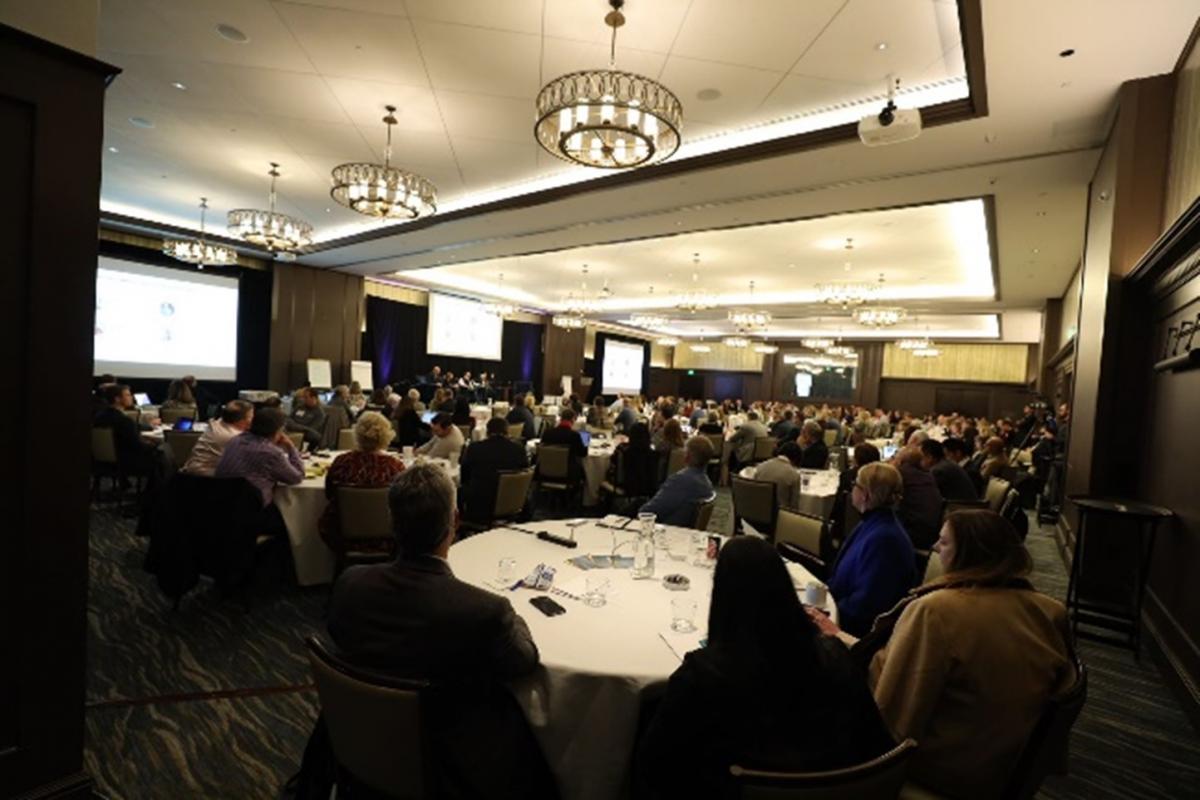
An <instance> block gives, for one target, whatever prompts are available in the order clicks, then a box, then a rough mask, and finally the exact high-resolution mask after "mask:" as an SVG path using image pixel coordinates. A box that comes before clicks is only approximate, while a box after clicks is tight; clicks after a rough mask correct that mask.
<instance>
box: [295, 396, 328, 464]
mask: <svg viewBox="0 0 1200 800" xmlns="http://www.w3.org/2000/svg"><path fill="white" fill-rule="evenodd" d="M296 402H297V405H296V407H295V408H293V409H292V416H291V417H290V418H289V419H288V421H287V429H288V430H289V431H290V432H292V433H302V434H304V441H305V443H306V444H307V445H308V449H309V450H316V449H317V448H318V447H320V446H321V439H322V438H323V437H324V435H325V409H323V408H321V398H320V396H319V395H318V394H317V390H316V389H314V388H312V387H311V386H306V387H304V388H303V389H301V390H300V391H298V392H296Z"/></svg>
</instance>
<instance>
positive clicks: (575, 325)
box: [550, 264, 608, 330]
mask: <svg viewBox="0 0 1200 800" xmlns="http://www.w3.org/2000/svg"><path fill="white" fill-rule="evenodd" d="M582 273H583V280H582V281H581V282H580V285H579V292H578V293H575V292H570V293H568V294H567V300H566V303H565V305H566V308H565V310H564V311H563V313H562V314H555V315H554V316H553V317H551V318H550V322H551V323H552V324H554V325H557V326H558V327H560V328H566V329H567V330H579V329H580V328H582V327H584V326H586V325H587V317H588V314H591V313H592V312H593V311H595V306H596V304H595V302H593V300H592V299H591V297H590V296H589V295H588V285H587V276H588V265H587V264H584V265H583V270H582ZM603 291H604V293H607V292H608V286H607V285H605V287H604V290H603Z"/></svg>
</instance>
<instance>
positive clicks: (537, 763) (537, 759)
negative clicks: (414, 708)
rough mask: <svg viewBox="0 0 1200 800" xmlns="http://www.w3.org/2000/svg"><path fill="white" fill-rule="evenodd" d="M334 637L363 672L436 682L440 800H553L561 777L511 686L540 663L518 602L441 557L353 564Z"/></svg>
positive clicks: (334, 617) (430, 718)
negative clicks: (468, 579) (468, 578)
mask: <svg viewBox="0 0 1200 800" xmlns="http://www.w3.org/2000/svg"><path fill="white" fill-rule="evenodd" d="M328 627H329V635H330V637H331V638H332V640H333V642H334V643H335V644H336V645H337V647H338V651H339V654H340V655H341V657H342V658H344V659H345V660H346V661H348V662H349V663H351V664H353V665H355V666H357V667H361V668H363V669H368V670H372V671H375V672H380V673H383V674H387V675H394V676H396V677H402V678H415V679H421V680H427V681H430V682H432V683H434V684H436V685H437V686H438V687H439V689H440V691H439V699H438V701H437V707H436V710H435V711H431V713H429V714H428V715H427V718H426V722H427V724H428V725H429V734H430V736H431V738H432V740H433V744H432V747H433V753H434V755H435V757H436V758H437V759H438V764H437V770H438V777H439V787H438V796H439V797H480V798H491V797H504V798H508V797H512V798H517V797H539V798H540V797H546V796H550V797H554V796H557V791H556V790H555V788H554V781H553V778H551V777H550V776H549V771H548V768H547V767H546V764H545V760H544V758H543V757H542V755H541V751H540V750H539V749H538V746H537V742H536V741H535V740H534V739H533V736H532V734H531V732H530V731H529V726H528V724H527V723H526V721H525V718H524V716H523V715H522V713H521V710H520V707H519V706H518V705H517V704H516V701H515V700H514V699H513V697H512V695H511V694H510V693H508V692H507V690H505V689H504V688H503V685H502V684H503V683H505V682H507V681H510V680H512V679H514V678H518V677H520V676H522V675H525V674H528V673H530V672H532V671H533V670H535V669H536V668H537V665H538V651H537V647H536V646H535V645H534V643H533V638H532V637H531V636H530V635H529V628H528V627H526V625H525V621H524V620H523V619H521V618H520V617H519V616H517V615H516V613H515V612H514V610H513V607H512V605H511V604H510V603H509V601H508V600H507V599H506V598H504V597H500V596H499V595H496V594H494V593H492V592H489V591H486V590H484V589H480V588H477V587H475V586H471V585H470V584H467V583H464V582H462V581H460V580H458V579H457V578H455V577H454V573H453V572H451V570H450V565H449V564H448V563H446V562H445V561H443V560H442V559H440V558H437V557H435V556H418V557H415V558H410V559H405V558H400V559H397V560H396V561H393V562H390V563H387V564H371V565H369V566H357V567H350V568H349V569H347V570H346V571H345V572H343V573H342V575H341V576H340V577H339V578H338V580H337V583H335V584H334V587H333V596H332V598H331V599H330V604H329V619H328Z"/></svg>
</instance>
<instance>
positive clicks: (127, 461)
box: [92, 383, 162, 476]
mask: <svg viewBox="0 0 1200 800" xmlns="http://www.w3.org/2000/svg"><path fill="white" fill-rule="evenodd" d="M101 397H102V398H103V399H104V403H105V405H103V406H101V407H100V409H99V410H98V411H97V412H96V413H95V415H94V416H93V417H92V427H95V428H111V429H112V432H113V444H114V445H115V447H116V450H117V464H118V466H120V468H121V471H122V472H123V473H124V474H125V475H146V476H154V475H155V474H156V473H158V472H159V471H160V470H161V466H162V463H161V462H162V458H161V456H160V455H159V451H158V447H157V445H154V444H151V443H149V442H144V441H142V435H141V433H140V429H139V426H138V424H137V423H136V422H134V421H133V420H132V419H130V417H129V416H128V415H127V414H126V413H125V412H126V411H127V410H129V409H132V408H133V393H132V392H130V391H129V387H128V386H126V385H124V384H120V383H109V384H105V386H104V388H103V389H102V390H101Z"/></svg>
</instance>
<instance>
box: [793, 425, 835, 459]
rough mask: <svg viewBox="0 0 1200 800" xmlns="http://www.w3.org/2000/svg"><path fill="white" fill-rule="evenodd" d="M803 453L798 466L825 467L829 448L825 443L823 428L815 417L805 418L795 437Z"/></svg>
mask: <svg viewBox="0 0 1200 800" xmlns="http://www.w3.org/2000/svg"><path fill="white" fill-rule="evenodd" d="M797 443H798V444H799V445H800V449H801V450H802V451H803V453H804V454H803V455H802V456H801V457H800V466H801V467H803V468H804V469H825V464H826V462H828V461H829V448H828V447H827V446H826V444H825V428H824V427H822V425H821V423H819V422H817V421H816V420H815V419H810V420H805V422H804V425H802V426H801V428H800V436H799V437H798V439H797Z"/></svg>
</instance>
